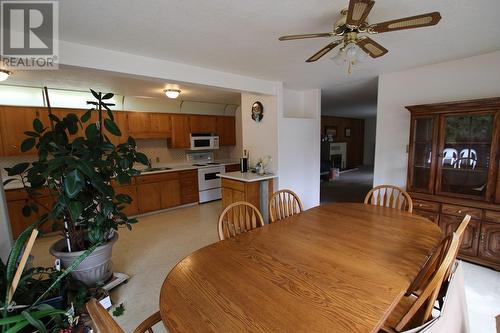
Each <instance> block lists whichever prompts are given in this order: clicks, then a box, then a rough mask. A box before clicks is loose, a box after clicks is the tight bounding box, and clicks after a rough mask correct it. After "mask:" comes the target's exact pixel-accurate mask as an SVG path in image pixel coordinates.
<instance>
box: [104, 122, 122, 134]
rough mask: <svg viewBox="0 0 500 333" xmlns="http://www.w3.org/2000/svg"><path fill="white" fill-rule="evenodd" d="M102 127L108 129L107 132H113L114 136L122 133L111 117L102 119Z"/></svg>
mask: <svg viewBox="0 0 500 333" xmlns="http://www.w3.org/2000/svg"><path fill="white" fill-rule="evenodd" d="M104 127H105V128H106V129H107V130H108V131H109V133H111V134H113V135H114V136H120V135H122V132H121V131H120V129H119V128H118V126H117V125H116V123H115V122H114V121H113V120H111V119H108V118H106V119H104Z"/></svg>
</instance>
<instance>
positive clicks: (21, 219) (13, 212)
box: [5, 189, 55, 239]
mask: <svg viewBox="0 0 500 333" xmlns="http://www.w3.org/2000/svg"><path fill="white" fill-rule="evenodd" d="M5 197H6V202H7V211H8V214H9V220H10V227H11V230H12V237H13V238H14V239H17V237H19V235H20V234H21V232H23V231H24V229H26V228H27V227H28V226H29V225H31V224H33V223H34V222H36V221H37V220H38V219H39V218H40V217H41V216H42V215H43V214H45V213H46V212H47V210H46V209H45V208H44V207H47V208H49V209H50V208H51V207H52V205H53V201H52V198H50V197H49V195H48V191H47V190H42V191H41V195H40V196H39V197H37V199H36V200H37V201H38V202H39V203H40V205H38V212H33V211H32V212H31V215H30V216H28V217H26V216H24V215H23V213H22V210H23V207H24V206H26V205H27V204H30V203H31V200H30V199H29V198H28V194H27V193H26V191H25V190H24V189H14V190H6V191H5ZM53 225H54V221H52V220H48V221H46V222H45V223H44V224H43V225H42V226H41V228H40V230H41V231H42V232H45V233H48V232H52V231H54V230H55V229H54V226H53Z"/></svg>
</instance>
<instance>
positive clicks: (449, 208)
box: [441, 204, 482, 219]
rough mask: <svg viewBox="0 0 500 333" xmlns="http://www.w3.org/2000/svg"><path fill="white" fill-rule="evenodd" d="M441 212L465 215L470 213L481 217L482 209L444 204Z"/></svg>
mask: <svg viewBox="0 0 500 333" xmlns="http://www.w3.org/2000/svg"><path fill="white" fill-rule="evenodd" d="M441 212H442V213H443V214H449V215H455V216H461V217H463V216H465V215H470V216H471V217H472V218H475V219H481V215H482V214H481V209H478V208H471V207H463V206H456V205H448V204H443V206H442V208H441Z"/></svg>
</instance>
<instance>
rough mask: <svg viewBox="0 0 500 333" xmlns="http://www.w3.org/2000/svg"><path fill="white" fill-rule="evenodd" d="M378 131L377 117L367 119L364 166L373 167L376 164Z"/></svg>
mask: <svg viewBox="0 0 500 333" xmlns="http://www.w3.org/2000/svg"><path fill="white" fill-rule="evenodd" d="M376 129H377V117H370V118H365V136H364V143H363V165H373V164H374V163H375V137H376Z"/></svg>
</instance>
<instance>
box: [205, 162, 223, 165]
mask: <svg viewBox="0 0 500 333" xmlns="http://www.w3.org/2000/svg"><path fill="white" fill-rule="evenodd" d="M207 164H208V165H220V163H217V162H208V163H207Z"/></svg>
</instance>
